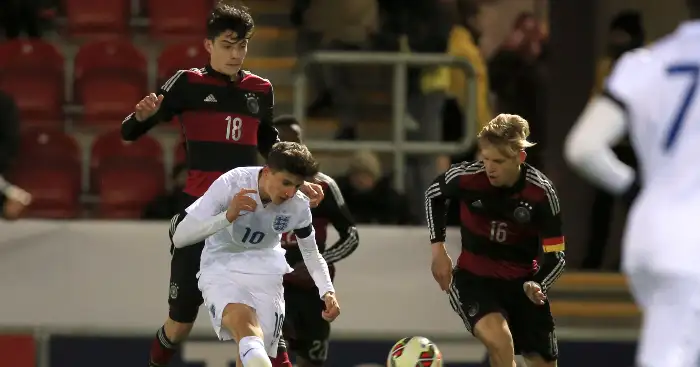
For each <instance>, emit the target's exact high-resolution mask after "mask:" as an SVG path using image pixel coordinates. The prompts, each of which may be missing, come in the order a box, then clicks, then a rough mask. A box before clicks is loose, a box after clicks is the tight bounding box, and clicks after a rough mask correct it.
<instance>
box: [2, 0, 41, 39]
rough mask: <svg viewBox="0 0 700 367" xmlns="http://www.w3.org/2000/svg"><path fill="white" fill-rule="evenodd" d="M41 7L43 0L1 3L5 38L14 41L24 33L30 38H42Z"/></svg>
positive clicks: (10, 0)
mask: <svg viewBox="0 0 700 367" xmlns="http://www.w3.org/2000/svg"><path fill="white" fill-rule="evenodd" d="M40 5H41V0H2V1H0V13H2V14H1V15H2V24H3V26H4V28H5V36H6V37H7V38H8V39H14V38H17V37H19V36H20V35H21V34H22V31H24V32H25V33H26V35H27V36H28V37H30V38H39V37H41V24H40V12H41V6H40Z"/></svg>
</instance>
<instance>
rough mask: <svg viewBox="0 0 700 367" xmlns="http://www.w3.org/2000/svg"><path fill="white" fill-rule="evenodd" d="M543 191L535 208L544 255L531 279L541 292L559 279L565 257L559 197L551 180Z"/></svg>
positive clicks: (564, 263)
mask: <svg viewBox="0 0 700 367" xmlns="http://www.w3.org/2000/svg"><path fill="white" fill-rule="evenodd" d="M545 191H546V199H545V200H544V201H542V202H541V203H539V204H538V206H537V207H536V208H535V210H537V214H536V215H537V216H538V221H539V222H540V241H541V244H542V250H543V252H544V256H543V258H542V263H541V264H540V270H539V271H538V272H537V273H536V274H535V276H534V279H533V280H534V281H535V282H537V283H538V284H539V285H540V286H541V289H542V292H543V293H546V292H547V290H548V289H549V288H550V287H551V286H552V285H553V284H554V282H555V281H556V280H557V279H559V277H560V276H561V275H562V274H563V273H564V268H565V267H566V259H565V257H564V250H565V247H566V241H565V239H564V233H563V231H562V221H561V208H560V207H559V198H558V197H557V194H556V192H555V190H554V187H552V184H551V182H550V183H549V185H545Z"/></svg>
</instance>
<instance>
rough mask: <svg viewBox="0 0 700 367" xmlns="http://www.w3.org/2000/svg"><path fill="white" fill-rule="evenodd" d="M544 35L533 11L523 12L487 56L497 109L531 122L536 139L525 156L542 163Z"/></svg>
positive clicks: (533, 161) (545, 128)
mask: <svg viewBox="0 0 700 367" xmlns="http://www.w3.org/2000/svg"><path fill="white" fill-rule="evenodd" d="M546 49H547V44H546V39H545V33H544V31H543V29H542V26H541V24H540V23H539V22H538V21H537V19H536V18H535V16H534V14H531V13H522V14H520V15H519V16H518V17H517V19H516V20H515V22H514V24H513V29H512V30H511V32H510V34H509V35H508V36H507V37H506V39H505V41H504V42H503V44H502V45H501V46H500V47H499V49H498V50H497V51H496V53H495V54H494V55H493V57H492V58H491V59H490V60H489V78H490V81H491V90H492V91H493V92H494V93H495V94H496V97H497V102H498V111H499V112H502V113H512V114H516V115H520V116H522V117H523V118H524V119H526V120H527V121H528V122H529V123H530V128H531V131H532V135H531V139H532V141H533V142H535V143H537V145H536V146H534V147H533V148H531V149H530V150H529V151H528V155H527V160H528V162H530V163H532V164H533V165H535V166H537V167H542V162H541V161H542V152H543V150H544V147H545V145H546V142H545V136H546V132H547V125H546V109H547V105H546V98H547V90H546V85H545V83H546V65H545V56H546Z"/></svg>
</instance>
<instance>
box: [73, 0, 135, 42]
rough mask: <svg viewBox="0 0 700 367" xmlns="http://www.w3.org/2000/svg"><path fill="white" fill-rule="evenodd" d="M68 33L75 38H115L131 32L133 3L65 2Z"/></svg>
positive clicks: (107, 0)
mask: <svg viewBox="0 0 700 367" xmlns="http://www.w3.org/2000/svg"><path fill="white" fill-rule="evenodd" d="M64 7H65V11H66V17H67V18H68V24H67V28H66V29H67V31H68V33H69V34H71V35H74V36H91V37H94V36H102V35H104V36H113V35H120V34H126V33H128V30H129V16H130V10H131V8H130V7H131V2H130V1H124V0H100V1H95V0H64Z"/></svg>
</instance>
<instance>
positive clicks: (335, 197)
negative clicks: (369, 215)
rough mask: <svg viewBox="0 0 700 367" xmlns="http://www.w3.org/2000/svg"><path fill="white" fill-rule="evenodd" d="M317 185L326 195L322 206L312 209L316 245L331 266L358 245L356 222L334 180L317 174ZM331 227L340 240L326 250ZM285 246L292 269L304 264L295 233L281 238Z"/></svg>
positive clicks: (288, 233) (289, 233)
mask: <svg viewBox="0 0 700 367" xmlns="http://www.w3.org/2000/svg"><path fill="white" fill-rule="evenodd" d="M316 182H317V183H318V184H319V185H321V187H323V193H324V195H325V197H324V199H323V200H322V201H321V203H320V204H319V205H318V206H317V207H315V208H312V209H311V215H312V216H313V225H314V230H315V231H316V244H317V245H318V249H319V252H321V253H322V254H323V257H324V258H325V259H326V262H327V263H328V264H329V265H332V264H334V263H336V262H338V261H340V260H342V259H344V258H345V257H347V256H348V255H350V254H351V253H352V252H353V251H355V249H356V248H357V246H358V244H359V237H358V235H357V228H356V227H355V221H354V220H353V218H352V215H351V214H350V211H348V208H347V206H346V205H345V199H344V198H343V194H342V193H341V192H340V189H339V188H338V185H337V184H336V182H335V180H333V179H332V178H331V177H329V176H326V175H324V174H323V173H319V174H318V175H316ZM329 224H330V225H332V226H333V228H335V230H336V231H337V232H338V237H339V239H338V241H337V242H336V243H335V244H333V245H332V246H330V247H328V248H326V247H327V246H326V240H327V237H328V225H329ZM282 247H283V248H284V249H285V250H286V251H287V252H286V254H285V256H286V258H287V263H289V266H295V265H297V264H299V263H300V262H301V261H303V258H302V256H301V251H300V250H299V247H298V245H297V239H296V236H295V235H294V232H287V233H285V234H283V235H282Z"/></svg>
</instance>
